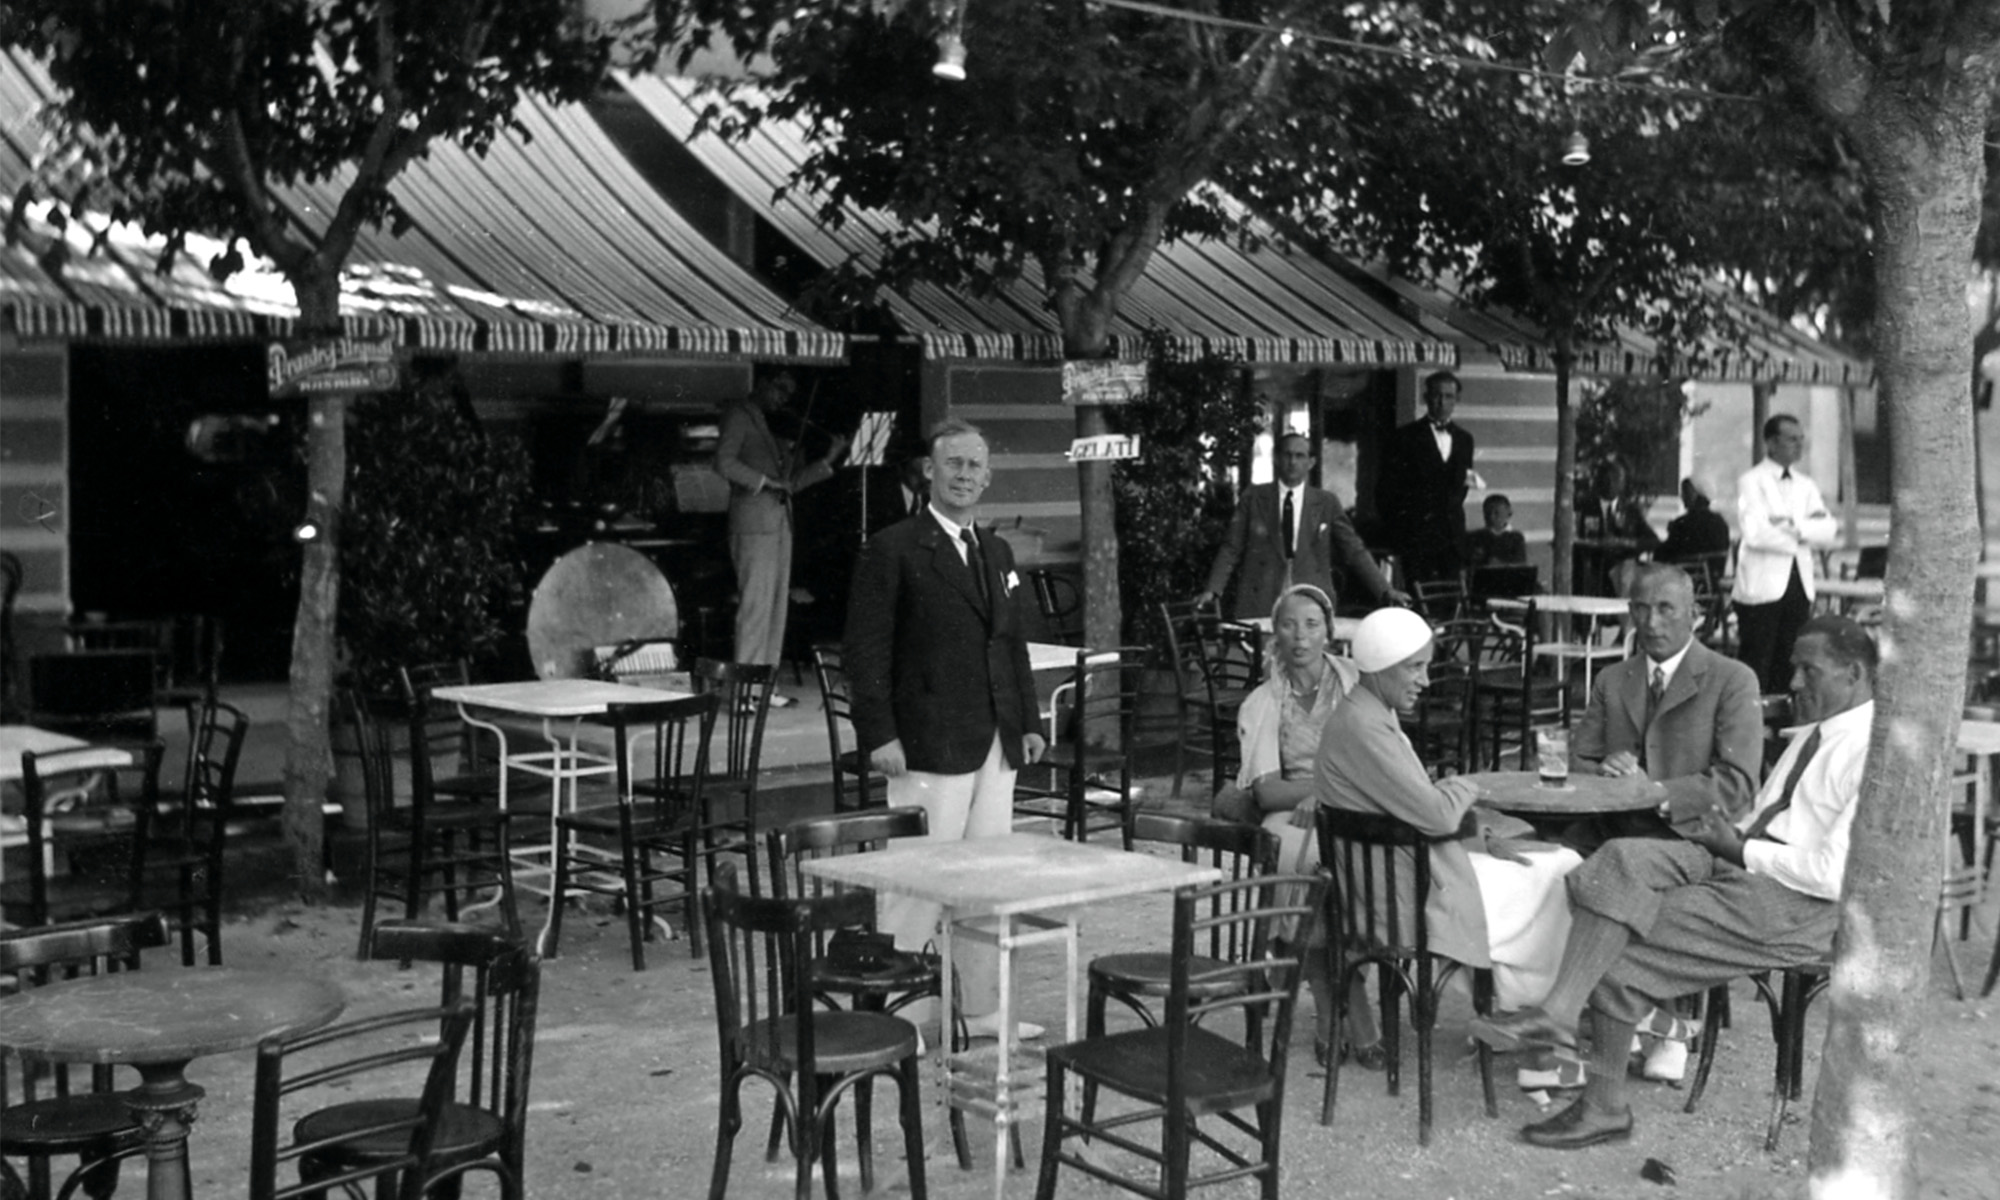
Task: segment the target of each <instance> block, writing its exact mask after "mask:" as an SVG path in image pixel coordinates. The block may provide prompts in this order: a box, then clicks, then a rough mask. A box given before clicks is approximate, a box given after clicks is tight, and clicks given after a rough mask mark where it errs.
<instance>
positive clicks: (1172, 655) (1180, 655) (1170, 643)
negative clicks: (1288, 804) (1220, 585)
mask: <svg viewBox="0 0 2000 1200" xmlns="http://www.w3.org/2000/svg"><path fill="white" fill-rule="evenodd" d="M1221 624H1222V612H1221V609H1220V608H1219V607H1217V605H1216V604H1215V602H1214V601H1210V602H1209V603H1207V604H1198V603H1196V602H1195V601H1193V600H1179V601H1162V602H1161V604H1160V626H1161V628H1163V629H1165V630H1166V632H1167V659H1168V661H1169V662H1171V663H1172V664H1173V668H1174V709H1175V711H1176V713H1177V714H1178V715H1179V717H1180V723H1179V725H1178V726H1177V727H1176V729H1175V733H1176V737H1175V738H1174V790H1173V795H1174V797H1175V798H1176V799H1178V798H1179V797H1180V794H1181V779H1182V777H1183V776H1185V775H1186V774H1187V764H1188V756H1189V755H1190V754H1197V755H1198V754H1206V755H1208V757H1209V768H1210V771H1211V772H1212V774H1211V776H1210V779H1209V788H1208V790H1209V794H1210V795H1213V794H1214V793H1215V792H1217V791H1219V790H1221V788H1222V785H1223V784H1224V783H1225V782H1227V780H1225V779H1224V777H1223V774H1222V762H1221V756H1220V755H1219V754H1218V753H1217V745H1216V741H1215V696H1214V694H1213V693H1212V691H1211V690H1210V687H1209V681H1208V659H1209V650H1208V649H1207V647H1209V646H1211V645H1213V644H1214V643H1215V642H1216V640H1217V637H1218V635H1219V629H1220V626H1221ZM1234 741H1235V739H1234V738H1233V737H1232V738H1231V739H1230V742H1231V744H1232V745H1233V744H1234Z"/></svg>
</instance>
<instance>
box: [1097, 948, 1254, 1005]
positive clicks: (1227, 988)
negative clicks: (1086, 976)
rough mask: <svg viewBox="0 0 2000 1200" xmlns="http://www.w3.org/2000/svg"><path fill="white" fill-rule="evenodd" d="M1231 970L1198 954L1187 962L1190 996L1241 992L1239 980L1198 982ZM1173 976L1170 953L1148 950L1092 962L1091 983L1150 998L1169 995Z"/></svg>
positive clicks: (1172, 958)
mask: <svg viewBox="0 0 2000 1200" xmlns="http://www.w3.org/2000/svg"><path fill="white" fill-rule="evenodd" d="M1228 969H1229V964H1228V963H1226V962H1223V961H1222V960H1221V959H1219V958H1208V957H1206V956H1204V955H1199V954H1197V955H1195V956H1194V958H1192V959H1190V960H1189V962H1188V994H1189V995H1190V996H1197V997H1201V998H1204V999H1206V998H1208V997H1212V996H1220V995H1223V994H1225V993H1229V992H1236V991H1240V990H1242V985H1241V982H1240V981H1239V980H1236V979H1230V980H1228V981H1227V982H1220V981H1219V982H1216V983H1209V984H1204V983H1201V982H1199V979H1200V977H1201V976H1203V975H1207V974H1209V973H1211V972H1215V971H1226V970H1228ZM1173 973H1174V956H1173V955H1171V954H1161V953H1157V952H1147V951H1142V952H1139V953H1134V954H1101V955H1099V956H1097V957H1096V958H1093V959H1091V960H1090V982H1091V984H1092V985H1093V986H1094V985H1096V984H1097V982H1098V981H1099V980H1102V981H1104V982H1105V983H1107V984H1110V985H1111V986H1113V987H1116V988H1121V989H1123V990H1125V991H1130V992H1140V993H1143V994H1145V995H1149V996H1164V995H1166V994H1167V985H1168V983H1169V982H1170V981H1171V980H1172V978H1173Z"/></svg>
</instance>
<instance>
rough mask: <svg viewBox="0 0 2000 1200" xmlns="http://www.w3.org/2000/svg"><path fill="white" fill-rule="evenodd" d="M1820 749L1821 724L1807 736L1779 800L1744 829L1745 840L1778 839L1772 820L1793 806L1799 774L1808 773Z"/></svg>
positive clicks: (1814, 727)
mask: <svg viewBox="0 0 2000 1200" xmlns="http://www.w3.org/2000/svg"><path fill="white" fill-rule="evenodd" d="M1818 750H1819V726H1817V725H1815V726H1813V731H1812V733H1810V734H1808V735H1807V736H1806V744H1805V746H1804V747H1803V748H1802V749H1801V750H1800V751H1799V758H1798V761H1797V762H1795V763H1793V764H1792V773H1791V774H1790V775H1787V776H1785V790H1784V791H1782V792H1780V793H1778V802H1777V803H1776V804H1773V805H1772V806H1771V807H1769V808H1767V809H1765V810H1764V811H1763V812H1760V813H1758V814H1757V819H1756V820H1755V821H1752V822H1751V823H1750V828H1748V829H1746V830H1744V831H1743V839H1744V840H1745V841H1752V840H1754V839H1756V838H1766V839H1769V840H1770V841H1774V842H1775V841H1777V840H1778V839H1776V838H1774V837H1771V835H1770V833H1769V832H1768V831H1769V830H1770V828H1771V822H1773V821H1775V820H1777V819H1778V814H1780V813H1782V812H1784V811H1785V810H1786V809H1788V808H1790V807H1791V806H1792V792H1793V790H1794V789H1796V788H1797V787H1798V786H1799V776H1801V775H1803V774H1805V773H1806V764H1807V763H1808V762H1810V761H1812V756H1813V755H1814V754H1815V753H1817V752H1818Z"/></svg>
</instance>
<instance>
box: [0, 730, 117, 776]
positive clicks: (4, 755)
mask: <svg viewBox="0 0 2000 1200" xmlns="http://www.w3.org/2000/svg"><path fill="white" fill-rule="evenodd" d="M86 747H88V748H90V749H91V751H92V753H91V754H88V755H78V756H76V757H75V758H71V759H66V760H65V761H64V763H63V768H64V769H65V770H69V769H84V768H95V767H126V766H130V765H132V755H131V752H130V751H127V750H121V749H119V748H118V747H116V746H95V747H92V746H91V745H90V743H89V742H86V741H84V740H83V739H81V738H73V737H70V736H69V735H68V734H66V733H51V732H49V731H48V730H46V729H37V728H35V727H34V726H33V725H0V781H6V780H15V779H19V778H20V777H21V754H22V753H23V752H24V751H26V752H31V753H33V754H36V755H42V754H54V753H56V752H58V751H61V750H81V749H84V748H86Z"/></svg>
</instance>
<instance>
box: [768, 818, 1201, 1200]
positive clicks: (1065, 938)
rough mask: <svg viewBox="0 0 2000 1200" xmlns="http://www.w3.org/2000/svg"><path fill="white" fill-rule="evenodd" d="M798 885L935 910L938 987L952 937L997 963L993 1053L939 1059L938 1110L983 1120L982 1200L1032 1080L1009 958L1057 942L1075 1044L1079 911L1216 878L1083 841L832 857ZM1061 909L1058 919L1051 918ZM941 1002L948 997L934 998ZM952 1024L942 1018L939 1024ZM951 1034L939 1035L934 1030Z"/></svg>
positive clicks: (983, 843)
mask: <svg viewBox="0 0 2000 1200" xmlns="http://www.w3.org/2000/svg"><path fill="white" fill-rule="evenodd" d="M800 870H802V871H803V872H805V873H806V874H807V875H811V876H815V877H817V878H819V879H823V880H826V881H827V882H829V883H838V884H843V885H847V886H852V887H865V888H871V889H873V890H874V891H876V892H893V893H896V894H898V895H904V896H912V897H915V898H917V899H919V900H929V901H932V902H934V903H936V904H939V905H941V906H942V907H943V909H944V915H943V918H942V920H941V921H940V924H941V925H942V931H941V934H942V936H940V938H939V939H938V945H939V947H940V948H941V952H942V958H943V978H945V979H947V980H949V979H951V978H952V974H951V969H952V967H951V964H952V946H953V942H954V941H955V940H956V939H958V938H966V939H970V940H972V941H976V942H983V943H989V944H991V945H992V946H994V947H995V948H996V949H997V950H998V951H999V955H1000V970H999V991H1000V995H999V1001H1000V1004H999V1010H998V1012H997V1013H996V1014H995V1020H996V1022H997V1024H998V1026H999V1038H998V1041H997V1044H996V1045H995V1046H994V1047H993V1049H992V1050H991V1051H988V1052H977V1051H975V1052H969V1053H966V1054H961V1055H953V1054H947V1055H945V1068H944V1071H945V1073H944V1078H945V1087H946V1095H947V1096H948V1098H949V1102H950V1103H951V1104H953V1105H955V1106H957V1107H959V1108H963V1109H966V1110H967V1111H970V1112H977V1113H981V1114H984V1115H987V1116H990V1117H992V1118H993V1195H994V1197H995V1200H999V1197H1001V1196H1002V1195H1004V1194H1005V1190H1006V1181H1007V1145H1008V1137H1007V1133H1008V1128H1009V1126H1010V1125H1012V1124H1014V1123H1015V1122H1016V1121H1018V1120H1020V1103H1021V1101H1022V1099H1023V1098H1024V1097H1023V1096H1022V1095H1021V1094H1020V1093H1021V1092H1022V1091H1023V1090H1025V1089H1029V1088H1033V1087H1034V1086H1035V1081H1034V1080H1021V1079H1017V1078H1016V1073H1017V1071H1019V1070H1021V1069H1022V1068H1023V1067H1025V1066H1026V1064H1017V1063H1015V1062H1014V1060H1013V1059H1014V1023H1015V1022H1014V987H1013V970H1012V966H1013V952H1014V951H1015V950H1017V949H1021V948H1024V947H1027V946H1035V945H1042V944H1046V943H1050V942H1061V943H1063V946H1064V950H1065V953H1066V954H1067V956H1068V962H1067V973H1066V974H1065V975H1064V980H1065V987H1064V996H1063V1014H1064V1026H1063V1028H1064V1031H1065V1036H1066V1038H1067V1040H1069V1041H1075V1040H1076V1039H1077V1038H1078V1037H1079V1036H1081V1034H1082V1029H1081V1026H1080V1024H1079V1020H1078V1011H1079V1004H1078V999H1077V931H1078V927H1079V922H1080V920H1081V911H1080V910H1081V906H1084V905H1089V904H1094V903H1097V902H1099V901H1103V900H1115V899H1120V898H1122V897H1126V896H1137V895H1143V894H1145V893H1148V892H1166V891H1172V890H1174V889H1175V888H1179V887H1184V886H1186V885H1188V884H1202V883H1214V882H1216V881H1217V880H1219V879H1221V878H1222V872H1221V871H1219V870H1218V869H1216V868H1214V867H1210V866H1203V865H1200V864H1198V863H1184V862H1182V861H1181V860H1180V859H1178V858H1161V857H1155V856H1154V855H1151V854H1141V853H1133V852H1129V851H1126V850H1122V849H1115V848H1113V847H1110V846H1103V845H1091V844H1090V843H1088V842H1069V841H1063V840H1061V839H1059V838H1051V837H1041V836H1037V835H1034V834H1020V833H1017V834H1009V835H1008V836H1006V837H997V838H977V839H971V840H963V841H935V842H934V841H927V840H926V841H917V840H914V839H913V840H910V841H906V842H902V843H899V844H896V845H892V846H890V847H888V848H886V849H882V850H875V851H870V852H868V853H864V854H839V855H833V856H830V857H827V858H820V859H814V860H811V861H809V862H805V863H802V864H800ZM1051 910H1062V911H1059V912H1058V911H1051ZM944 990H945V992H946V993H947V994H952V993H955V992H956V990H957V989H955V988H952V987H946V988H945V989H944ZM953 1015H954V1014H952V1013H951V1012H949V1011H947V1012H946V1013H945V1014H944V1019H945V1021H946V1022H949V1021H950V1020H951V1019H952V1017H953ZM950 1027H951V1026H950V1025H949V1024H946V1025H945V1026H944V1028H947V1029H949V1028H950Z"/></svg>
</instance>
